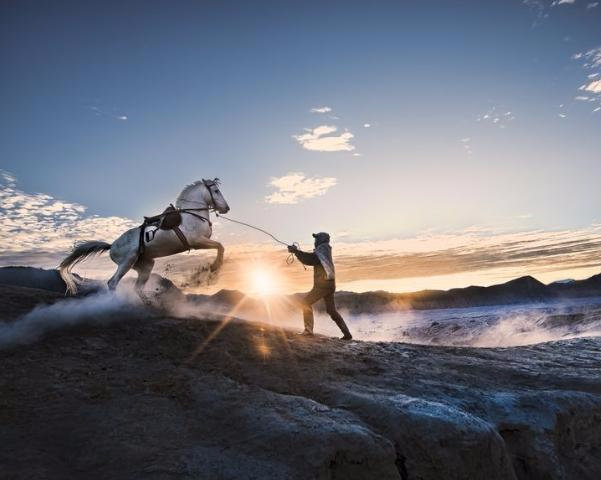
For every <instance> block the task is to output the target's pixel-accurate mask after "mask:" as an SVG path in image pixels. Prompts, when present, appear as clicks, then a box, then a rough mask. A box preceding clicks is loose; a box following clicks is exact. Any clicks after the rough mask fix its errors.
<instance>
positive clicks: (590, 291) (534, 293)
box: [188, 274, 601, 313]
mask: <svg viewBox="0 0 601 480" xmlns="http://www.w3.org/2000/svg"><path fill="white" fill-rule="evenodd" d="M301 295H302V294H295V295H291V296H290V298H291V299H292V300H293V299H298V298H300V297H301ZM597 296H599V297H601V274H598V275H594V276H592V277H590V278H587V279H586V280H573V281H570V282H554V283H551V284H549V285H545V284H544V283H542V282H540V281H538V280H537V279H536V278H534V277H531V276H525V277H520V278H516V279H515V280H510V281H509V282H506V283H502V284H499V285H492V286H490V287H477V286H470V287H466V288H453V289H451V290H422V291H419V292H412V293H391V292H386V291H373V292H364V293H357V292H346V291H340V292H338V293H336V304H337V306H338V307H339V308H341V309H345V310H347V311H350V312H352V313H376V312H386V311H396V310H412V309H413V310H426V309H438V308H464V307H479V306H490V305H511V304H520V303H539V302H548V301H553V300H560V299H575V298H584V297H597ZM188 297H191V296H190V295H188ZM193 297H194V298H196V299H198V300H208V301H212V302H214V303H216V304H219V305H223V306H227V307H233V306H234V305H236V304H238V303H239V302H240V301H241V300H242V299H243V298H244V297H245V295H244V293H242V292H239V291H237V290H220V291H219V292H217V293H216V294H214V295H194V296H193ZM257 302H259V301H257ZM316 307H317V309H322V308H323V305H321V304H317V305H316Z"/></svg>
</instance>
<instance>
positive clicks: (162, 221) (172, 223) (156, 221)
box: [139, 204, 190, 253]
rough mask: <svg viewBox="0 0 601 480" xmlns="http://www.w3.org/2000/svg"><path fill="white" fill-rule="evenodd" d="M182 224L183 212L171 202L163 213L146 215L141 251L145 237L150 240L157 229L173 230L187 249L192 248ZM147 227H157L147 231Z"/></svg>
mask: <svg viewBox="0 0 601 480" xmlns="http://www.w3.org/2000/svg"><path fill="white" fill-rule="evenodd" d="M181 224H182V214H181V212H180V210H178V209H177V208H175V207H174V206H173V205H172V204H170V205H169V206H168V207H167V208H166V209H165V210H164V211H163V213H160V214H159V215H154V216H152V217H144V223H143V224H142V225H141V226H140V247H139V250H140V253H141V252H142V250H143V249H144V238H146V242H150V241H151V240H152V239H153V238H154V236H155V235H156V232H157V230H173V232H174V233H175V234H176V235H177V238H179V239H180V241H181V242H182V244H183V245H184V247H185V248H186V250H190V244H189V243H188V240H187V239H186V236H185V235H184V232H182V231H181V229H180V228H179V226H180V225H181ZM146 227H156V228H155V229H154V230H149V231H146Z"/></svg>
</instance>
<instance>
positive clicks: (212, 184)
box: [202, 178, 219, 212]
mask: <svg viewBox="0 0 601 480" xmlns="http://www.w3.org/2000/svg"><path fill="white" fill-rule="evenodd" d="M202 184H203V185H204V186H205V187H206V188H207V190H208V191H209V195H210V196H211V203H210V205H209V207H208V208H207V210H209V211H211V210H212V211H214V212H216V211H217V204H216V203H215V197H214V196H213V190H211V188H213V187H218V186H219V179H218V178H216V179H215V180H205V179H204V178H203V179H202Z"/></svg>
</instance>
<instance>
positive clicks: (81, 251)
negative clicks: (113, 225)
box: [58, 240, 111, 295]
mask: <svg viewBox="0 0 601 480" xmlns="http://www.w3.org/2000/svg"><path fill="white" fill-rule="evenodd" d="M110 248H111V244H110V243H106V242H98V241H95V240H94V241H90V242H85V241H84V242H78V243H76V244H75V246H74V247H73V250H71V253H70V254H69V256H68V257H67V258H65V259H64V260H63V261H62V262H61V263H60V265H59V266H58V271H59V273H60V275H61V278H62V279H63V281H64V282H65V285H67V294H69V295H75V294H76V293H77V282H76V281H75V277H74V276H73V273H71V269H72V268H73V267H74V266H75V265H77V264H78V263H79V262H82V261H84V260H85V259H87V258H89V257H93V256H95V255H100V254H101V253H102V252H105V251H106V250H110Z"/></svg>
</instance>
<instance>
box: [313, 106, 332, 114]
mask: <svg viewBox="0 0 601 480" xmlns="http://www.w3.org/2000/svg"><path fill="white" fill-rule="evenodd" d="M331 111H332V109H331V108H330V107H313V108H312V109H311V113H330V112H331Z"/></svg>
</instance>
